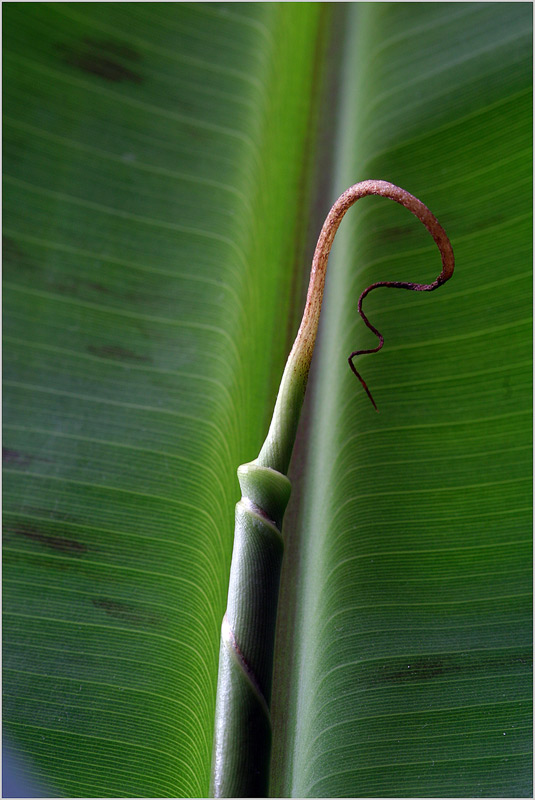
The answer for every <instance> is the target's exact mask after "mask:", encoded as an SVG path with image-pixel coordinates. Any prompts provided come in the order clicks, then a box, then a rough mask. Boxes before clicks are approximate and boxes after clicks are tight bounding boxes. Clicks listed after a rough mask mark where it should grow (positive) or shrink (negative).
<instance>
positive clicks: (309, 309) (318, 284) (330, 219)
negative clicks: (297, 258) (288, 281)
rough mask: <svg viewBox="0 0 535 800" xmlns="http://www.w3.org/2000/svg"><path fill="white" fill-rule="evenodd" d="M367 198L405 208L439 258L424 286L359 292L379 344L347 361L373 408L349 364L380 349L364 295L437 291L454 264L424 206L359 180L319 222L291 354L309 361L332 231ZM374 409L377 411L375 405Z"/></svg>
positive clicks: (402, 284)
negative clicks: (432, 276) (427, 235)
mask: <svg viewBox="0 0 535 800" xmlns="http://www.w3.org/2000/svg"><path fill="white" fill-rule="evenodd" d="M367 195H379V196H381V197H388V198H389V199H390V200H394V201H395V202H396V203H399V204H400V205H402V206H405V208H407V209H408V210H409V211H411V212H412V213H413V214H414V216H415V217H417V218H418V219H419V220H420V222H421V223H422V224H423V225H425V227H426V228H427V230H428V231H429V233H430V234H431V236H432V237H433V239H434V241H435V242H436V245H437V247H438V249H439V251H440V255H441V258H442V271H441V273H440V275H438V277H437V278H436V279H435V280H434V281H433V282H432V283H428V284H424V283H409V282H407V281H380V282H378V283H373V284H372V285H371V286H368V288H367V289H365V290H364V291H363V292H362V294H361V296H360V298H359V301H358V311H359V314H360V315H361V317H362V319H363V320H364V322H365V323H366V325H367V326H368V328H370V330H371V331H373V333H375V335H376V336H377V337H378V338H379V340H380V343H379V345H378V346H377V347H376V348H374V349H372V350H356V351H355V352H353V353H351V355H350V356H349V359H348V360H349V364H350V366H351V369H352V370H353V372H354V373H355V375H357V377H358V378H359V380H360V381H361V382H362V384H363V386H364V388H365V389H366V391H367V393H368V395H369V397H370V400H371V401H372V403H373V404H374V406H375V403H374V401H373V398H372V396H371V394H370V392H369V390H368V387H367V386H366V384H365V383H364V381H363V380H362V378H361V376H360V375H359V373H358V372H357V371H356V369H355V367H354V365H353V361H352V359H353V358H355V357H356V356H358V355H363V354H367V353H375V352H377V351H378V350H380V349H381V347H382V346H383V343H384V339H383V337H382V335H381V334H380V333H379V331H378V330H377V329H376V328H374V326H373V325H372V324H371V323H370V321H369V320H368V318H367V317H366V315H365V314H364V312H363V310H362V301H363V300H364V298H365V297H366V295H368V294H369V293H370V292H371V291H372V289H377V288H379V287H380V286H386V287H389V288H396V289H410V290H413V291H417V292H431V291H433V289H437V288H438V287H439V286H441V285H442V284H443V283H445V282H446V281H447V280H449V278H451V276H452V275H453V270H454V266H455V261H454V256H453V249H452V247H451V244H450V241H449V239H448V237H447V235H446V232H445V231H444V229H443V227H442V226H441V225H440V223H439V221H438V220H437V218H436V217H435V216H434V215H433V214H432V213H431V212H430V211H429V209H428V208H427V206H425V205H424V204H423V203H422V202H421V200H418V198H416V197H414V196H413V195H412V194H410V193H409V192H407V191H406V190H405V189H401V188H400V187H399V186H396V185H395V184H393V183H389V182H388V181H373V180H368V181H361V182H360V183H356V184H354V185H353V186H350V187H349V189H347V190H346V191H345V192H344V193H343V194H342V195H340V197H339V198H338V200H337V201H336V202H335V203H334V205H333V207H332V208H331V210H330V211H329V213H328V215H327V217H326V219H325V222H324V223H323V227H322V229H321V233H320V235H319V238H318V243H317V245H316V250H315V252H314V257H313V259H312V269H311V273H310V282H309V286H308V293H307V299H306V304H305V311H304V314H303V320H302V322H301V326H300V328H299V331H298V333H297V337H296V340H295V343H294V346H293V348H292V350H293V351H296V352H300V353H301V355H302V357H304V358H306V359H307V360H308V361H309V362H310V359H311V358H312V350H313V348H314V342H315V339H316V334H317V329H318V322H319V313H320V310H321V303H322V299H323V289H324V285H325V273H326V270H327V261H328V258H329V253H330V252H331V247H332V244H333V241H334V237H335V234H336V231H337V230H338V228H339V226H340V223H341V221H342V219H343V217H344V215H345V214H346V212H347V211H348V210H349V208H351V206H352V205H353V204H354V203H356V201H357V200H360V198H361V197H366V196H367ZM375 407H376V408H377V406H375Z"/></svg>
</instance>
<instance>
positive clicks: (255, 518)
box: [211, 463, 291, 797]
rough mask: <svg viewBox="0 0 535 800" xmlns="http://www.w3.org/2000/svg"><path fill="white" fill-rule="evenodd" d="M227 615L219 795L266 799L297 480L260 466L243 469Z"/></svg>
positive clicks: (216, 774)
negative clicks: (278, 624)
mask: <svg viewBox="0 0 535 800" xmlns="http://www.w3.org/2000/svg"><path fill="white" fill-rule="evenodd" d="M238 478H239V481H240V486H241V490H242V498H241V500H240V501H239V502H238V503H237V505H236V528H235V533H234V551H233V554H232V565H231V570H230V584H229V593H228V604H227V612H226V614H225V616H224V618H223V624H222V626H221V646H220V651H219V685H218V696H217V707H216V730H215V739H214V754H213V769H212V787H211V789H212V795H213V796H214V797H263V796H264V795H265V793H266V787H267V783H268V775H269V755H270V750H271V720H270V714H269V702H270V698H271V673H272V668H273V646H274V639H275V621H276V617H277V603H278V596H279V578H280V569H281V563H282V553H283V541H282V536H281V525H282V518H283V515H284V511H285V509H286V506H287V504H288V500H289V498H290V490H291V487H290V481H289V480H288V478H287V477H286V476H285V475H283V474H282V473H280V472H277V471H276V470H274V469H271V468H269V467H262V466H259V465H258V464H255V463H251V464H244V465H242V466H241V467H240V468H239V469H238Z"/></svg>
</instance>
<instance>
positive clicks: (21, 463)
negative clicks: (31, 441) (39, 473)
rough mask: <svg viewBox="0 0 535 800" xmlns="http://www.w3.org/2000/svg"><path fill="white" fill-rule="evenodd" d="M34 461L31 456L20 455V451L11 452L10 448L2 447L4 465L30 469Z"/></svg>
mask: <svg viewBox="0 0 535 800" xmlns="http://www.w3.org/2000/svg"><path fill="white" fill-rule="evenodd" d="M32 461H33V458H32V457H31V456H28V455H25V454H24V453H19V451H18V450H11V449H10V448H9V447H2V463H3V464H14V465H15V466H17V467H28V466H29V465H30V464H31V463H32Z"/></svg>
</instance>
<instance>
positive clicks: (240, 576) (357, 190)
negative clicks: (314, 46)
mask: <svg viewBox="0 0 535 800" xmlns="http://www.w3.org/2000/svg"><path fill="white" fill-rule="evenodd" d="M366 195H380V196H382V197H388V198H389V199H390V200H394V201H395V202H396V203H399V204H400V205H402V206H405V208H407V209H408V210H409V211H411V212H412V213H413V214H414V215H415V216H416V217H417V218H418V219H419V220H420V222H422V223H423V225H425V227H426V228H427V230H428V231H429V233H430V234H431V236H432V237H433V239H434V241H435V243H436V244H437V246H438V248H439V250H440V254H441V257H442V271H441V272H440V274H439V275H438V276H437V278H436V279H435V280H434V281H433V282H432V283H409V282H407V281H381V282H379V283H374V284H372V286H368V288H367V289H365V290H364V292H363V293H362V294H361V296H360V299H359V302H358V311H359V313H360V315H361V317H362V319H363V320H364V322H365V323H366V325H367V326H368V328H369V329H370V330H371V331H372V332H373V333H374V334H375V335H376V336H377V337H378V338H379V344H378V345H377V346H376V347H375V348H374V349H372V350H357V351H355V352H353V353H351V355H350V356H349V365H350V367H351V369H352V370H353V372H354V373H355V375H356V376H357V377H358V379H359V380H360V381H361V383H362V385H363V387H364V389H365V390H366V392H367V394H368V396H369V398H370V400H371V401H372V403H373V405H374V407H375V408H376V409H377V406H376V405H375V401H374V399H373V397H372V395H371V393H370V390H369V389H368V387H367V385H366V383H365V381H364V379H363V378H362V377H361V375H360V374H359V373H358V372H357V370H356V368H355V366H354V364H353V359H354V358H356V357H357V356H359V355H363V354H365V353H376V352H377V351H378V350H380V349H381V347H382V346H383V337H382V335H381V334H380V333H379V331H378V330H377V329H376V328H374V326H373V325H372V324H371V323H370V322H369V320H368V318H367V317H366V315H365V314H364V312H363V310H362V301H363V300H364V298H365V297H366V296H367V295H368V294H369V293H370V292H371V291H372V290H373V289H378V288H380V287H383V288H394V289H409V290H412V291H417V292H432V291H434V290H435V289H437V288H438V287H439V286H441V285H442V284H443V283H445V282H446V281H447V280H449V278H451V276H452V274H453V268H454V259H453V251H452V249H451V245H450V242H449V240H448V237H447V236H446V234H445V232H444V230H443V228H442V227H441V226H440V224H439V223H438V221H437V219H436V218H435V217H434V216H433V215H432V214H431V212H430V211H429V209H428V208H427V207H426V206H425V205H424V204H423V203H422V202H421V201H420V200H418V199H417V198H416V197H413V195H411V194H409V193H408V192H406V191H405V190H404V189H400V188H399V187H398V186H395V185H394V184H392V183H388V182H387V181H361V182H360V183H357V184H355V185H354V186H351V187H350V188H349V189H347V191H345V192H344V193H343V194H342V195H341V196H340V197H339V198H338V200H337V201H336V203H335V204H334V205H333V207H332V208H331V210H330V212H329V214H328V216H327V219H326V220H325V223H324V225H323V228H322V229H321V233H320V236H319V239H318V244H317V246H316V250H315V253H314V258H313V261H312V270H311V273H310V283H309V288H308V294H307V299H306V304H305V311H304V314H303V320H302V322H301V326H300V328H299V331H298V333H297V337H296V340H295V342H294V345H293V347H292V350H291V353H290V355H289V357H288V361H287V362H286V367H285V368H284V374H283V376H282V380H281V385H280V389H279V393H278V395H277V401H276V403H275V409H274V411H273V418H272V420H271V425H270V427H269V431H268V434H267V437H266V440H265V442H264V444H263V446H262V449H261V451H260V454H259V456H258V458H257V459H256V460H255V461H252V462H251V463H249V464H245V465H243V466H241V467H240V468H239V469H238V478H239V481H240V486H241V489H242V499H241V500H240V501H239V503H238V504H237V506H236V529H235V534H234V551H233V555H232V565H231V570H230V585H229V594H228V605H227V612H226V614H225V616H224V618H223V624H222V626H221V646H220V652H219V679H218V684H217V699H216V722H215V736H214V751H213V758H212V785H211V791H212V795H213V796H214V797H265V796H267V793H268V777H269V761H270V752H271V720H270V712H269V703H270V696H271V673H272V669H273V649H274V638H275V623H276V618H277V602H278V594H279V579H280V569H281V561H282V552H283V541H282V536H281V526H282V518H283V515H284V511H285V509H286V505H287V503H288V499H289V497H290V482H289V480H288V478H287V477H286V475H285V473H286V472H287V470H288V465H289V463H290V458H291V455H292V449H293V445H294V440H295V435H296V431H297V425H298V423H299V416H300V413H301V406H302V405H303V399H304V396H305V390H306V385H307V379H308V372H309V368H310V362H311V359H312V353H313V350H314V342H315V340H316V334H317V330H318V322H319V314H320V309H321V302H322V297H323V287H324V283H325V272H326V269H327V260H328V258H329V252H330V249H331V245H332V243H333V239H334V235H335V233H336V231H337V230H338V226H339V225H340V223H341V221H342V218H343V217H344V214H345V213H346V211H347V210H348V209H349V208H350V207H351V206H352V205H353V203H355V202H356V201H357V200H359V199H360V198H361V197H365V196H366Z"/></svg>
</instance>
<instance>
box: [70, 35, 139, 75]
mask: <svg viewBox="0 0 535 800" xmlns="http://www.w3.org/2000/svg"><path fill="white" fill-rule="evenodd" d="M58 49H59V50H60V51H61V52H62V53H63V61H64V62H65V63H66V64H69V66H71V67H76V68H77V69H80V70H82V71H83V72H89V73H90V74H91V75H97V76H98V77H99V78H103V79H104V80H106V81H110V82H112V83H122V82H125V81H128V82H130V83H137V84H139V83H143V78H142V76H141V75H140V74H139V72H136V71H134V70H133V69H131V68H130V67H129V66H127V65H126V64H125V63H124V62H125V61H134V62H138V61H139V60H140V56H139V54H138V53H137V52H136V51H135V50H133V49H132V48H131V47H129V46H128V45H123V44H121V43H120V42H112V41H97V40H96V39H89V38H84V39H82V40H81V42H79V43H77V44H75V45H66V44H58Z"/></svg>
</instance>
